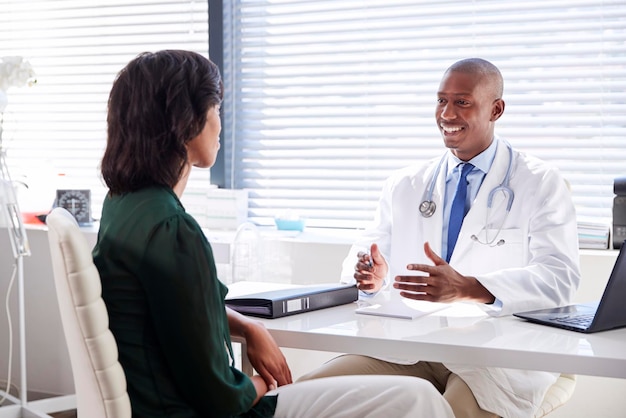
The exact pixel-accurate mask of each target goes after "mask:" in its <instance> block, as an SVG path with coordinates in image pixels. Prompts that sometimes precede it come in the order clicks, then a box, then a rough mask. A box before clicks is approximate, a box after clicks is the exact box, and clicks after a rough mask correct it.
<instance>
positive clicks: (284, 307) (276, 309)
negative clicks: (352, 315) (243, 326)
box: [225, 283, 359, 318]
mask: <svg viewBox="0 0 626 418" xmlns="http://www.w3.org/2000/svg"><path fill="white" fill-rule="evenodd" d="M358 298H359V291H358V289H357V288H356V285H346V284H339V283H332V284H323V285H312V286H302V287H294V288H287V289H280V290H272V291H268V292H260V293H252V294H249V295H242V296H238V297H233V298H228V297H227V298H226V300H225V303H226V306H228V307H229V308H231V309H233V310H235V311H237V312H240V313H242V314H244V315H250V316H258V317H261V318H280V317H283V316H287V315H294V314H298V313H302V312H309V311H314V310H317V309H323V308H330V307H332V306H337V305H344V304H346V303H351V302H354V301H356V300H357V299H358Z"/></svg>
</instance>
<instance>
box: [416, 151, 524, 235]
mask: <svg viewBox="0 0 626 418" xmlns="http://www.w3.org/2000/svg"><path fill="white" fill-rule="evenodd" d="M502 142H504V144H505V145H506V146H507V148H508V150H509V164H508V167H507V169H506V174H505V175H504V178H503V179H502V182H500V185H498V186H496V187H494V188H493V189H492V190H491V191H490V192H489V195H488V196H487V209H489V210H491V206H492V204H493V197H494V196H495V194H496V193H497V192H499V191H501V192H503V193H506V195H507V204H506V214H507V215H508V213H509V212H510V211H511V207H512V206H513V200H514V199H515V193H514V192H513V190H512V189H511V188H510V187H509V181H510V179H511V171H512V169H513V147H511V144H509V143H508V142H506V141H502ZM447 157H448V154H447V153H445V154H444V155H443V156H442V157H441V159H440V160H439V163H438V164H437V167H436V168H435V172H434V173H433V177H432V178H431V180H430V184H429V186H428V194H427V196H426V199H424V200H423V201H422V203H420V206H419V211H420V214H421V215H422V216H423V217H425V218H430V217H431V216H433V214H434V213H435V211H436V209H437V204H436V203H435V202H434V201H433V194H434V192H435V185H436V184H437V178H438V177H439V172H440V171H441V167H442V166H443V164H444V162H445V161H446V158H447ZM500 229H502V228H500ZM479 242H480V241H479Z"/></svg>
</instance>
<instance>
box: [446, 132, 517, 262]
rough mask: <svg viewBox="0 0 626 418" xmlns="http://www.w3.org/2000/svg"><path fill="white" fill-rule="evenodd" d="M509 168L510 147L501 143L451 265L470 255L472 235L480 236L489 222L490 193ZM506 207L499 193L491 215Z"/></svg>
mask: <svg viewBox="0 0 626 418" xmlns="http://www.w3.org/2000/svg"><path fill="white" fill-rule="evenodd" d="M496 140H497V139H496ZM508 166H509V151H508V147H507V146H506V144H505V143H504V142H503V141H499V142H498V149H497V150H496V157H495V158H494V160H493V164H492V166H491V169H490V170H489V172H488V173H487V175H486V176H485V179H484V180H483V184H482V185H481V186H480V190H479V191H478V194H477V195H476V199H475V200H474V202H472V206H471V208H470V210H469V212H468V213H467V215H465V218H464V219H463V224H462V225H461V231H460V232H459V238H458V241H457V243H456V246H455V247H454V253H452V258H451V259H450V264H456V263H459V262H460V261H461V260H462V259H463V258H464V257H466V256H467V255H468V252H469V250H470V249H471V247H472V244H473V243H474V241H473V240H472V235H474V234H476V235H478V234H479V233H480V232H481V229H482V228H483V227H484V226H485V223H486V222H487V214H488V211H489V209H488V208H487V200H488V198H489V193H490V192H491V191H492V190H493V189H494V188H496V187H498V186H499V185H500V183H501V182H502V179H504V176H505V175H506V170H507V168H508ZM505 207H506V199H503V198H502V194H501V193H498V194H497V195H496V196H495V197H494V199H493V201H492V205H491V214H494V213H501V212H502V211H504V208H505Z"/></svg>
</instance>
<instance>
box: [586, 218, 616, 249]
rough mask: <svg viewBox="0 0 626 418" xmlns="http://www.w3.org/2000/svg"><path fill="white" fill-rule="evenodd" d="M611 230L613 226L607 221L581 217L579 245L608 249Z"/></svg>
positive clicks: (588, 247)
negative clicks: (582, 218)
mask: <svg viewBox="0 0 626 418" xmlns="http://www.w3.org/2000/svg"><path fill="white" fill-rule="evenodd" d="M610 231H611V227H610V225H609V224H607V223H604V222H600V221H592V220H581V219H579V220H578V247H579V248H587V249H602V250H606V249H607V248H609V242H610V241H609V236H610Z"/></svg>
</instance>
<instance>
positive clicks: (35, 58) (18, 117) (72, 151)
mask: <svg viewBox="0 0 626 418" xmlns="http://www.w3.org/2000/svg"><path fill="white" fill-rule="evenodd" d="M0 10H1V12H0V57H2V56H12V55H18V56H23V57H24V58H25V59H27V60H28V61H29V62H30V63H31V65H32V66H33V69H34V70H35V72H36V73H37V80H38V81H37V84H36V85H35V86H33V87H30V88H29V87H21V88H16V87H13V88H11V89H9V92H8V93H9V94H8V98H9V104H8V106H7V108H6V111H5V113H4V118H3V119H4V123H3V127H4V135H3V138H4V140H3V147H4V148H5V149H6V152H7V164H8V166H9V170H10V172H11V176H12V178H13V179H14V180H18V181H22V182H24V183H25V184H27V185H28V188H26V187H19V188H18V193H19V194H20V195H21V196H20V205H21V206H22V207H21V209H22V211H26V210H27V209H28V208H25V207H24V206H34V205H39V207H37V208H33V209H39V210H41V209H46V208H48V209H49V206H51V205H52V201H53V199H54V189H56V188H57V187H65V188H84V189H91V190H92V199H93V204H92V212H93V214H94V216H95V217H96V218H98V217H99V214H100V212H101V205H102V200H103V199H104V195H105V193H106V188H105V186H104V185H103V184H102V182H101V181H100V173H99V163H100V159H101V157H102V153H103V150H104V147H105V143H106V106H107V100H108V95H109V91H110V89H111V84H112V82H113V80H114V78H115V76H116V74H117V72H118V71H119V70H121V69H122V68H123V67H124V65H126V64H127V63H128V61H130V60H131V59H133V58H134V57H135V56H136V55H137V54H139V53H141V52H144V51H156V50H160V49H166V48H179V49H188V50H193V51H196V52H199V53H201V54H203V55H205V56H208V17H207V16H208V2H206V1H204V0H201V1H191V0H106V1H103V0H84V1H79V0H67V1H27V2H25V1H22V0H0ZM200 173H201V175H204V177H205V181H206V183H207V184H208V173H207V172H206V171H204V172H200ZM202 173H203V174H202ZM58 174H64V176H58ZM25 196H29V198H28V199H25V198H24V197H25ZM33 199H36V200H38V202H33ZM46 205H47V206H46Z"/></svg>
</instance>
